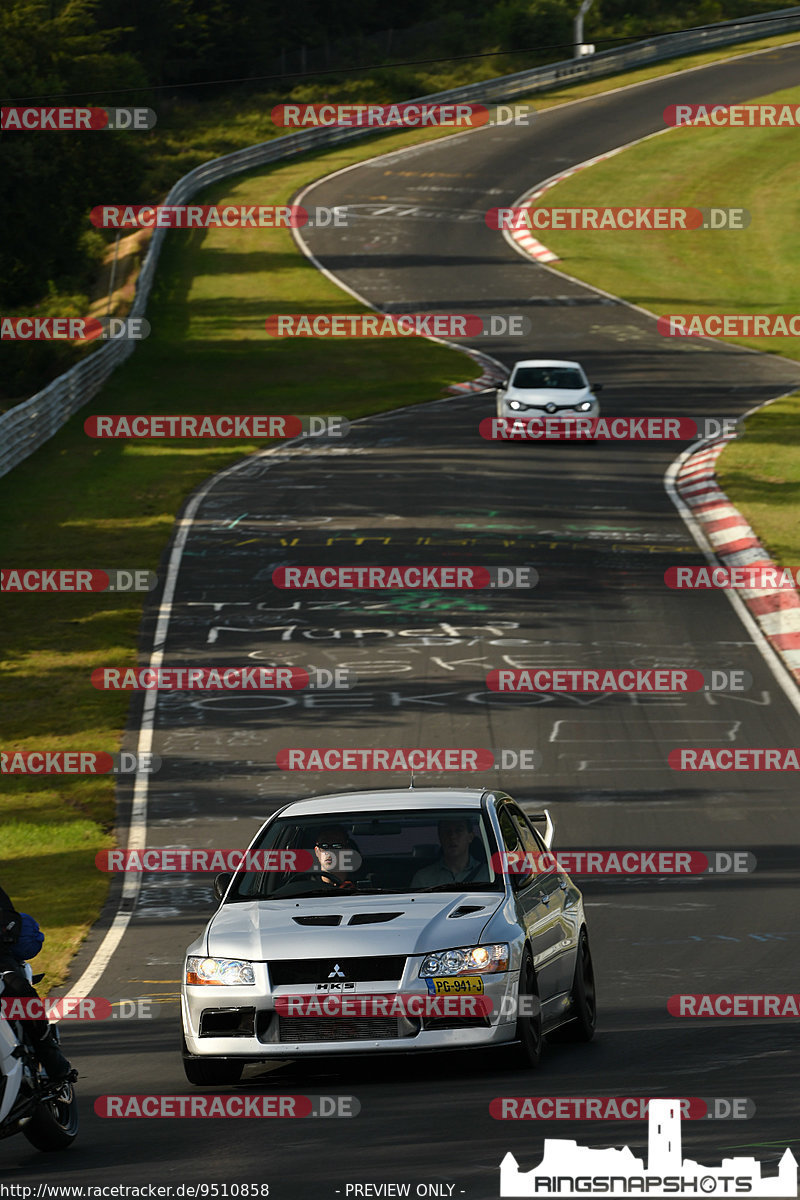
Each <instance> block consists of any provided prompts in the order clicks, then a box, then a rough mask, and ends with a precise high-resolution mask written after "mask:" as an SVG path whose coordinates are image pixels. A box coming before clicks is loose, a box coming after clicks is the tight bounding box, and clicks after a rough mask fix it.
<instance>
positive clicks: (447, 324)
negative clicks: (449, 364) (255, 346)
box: [264, 313, 533, 338]
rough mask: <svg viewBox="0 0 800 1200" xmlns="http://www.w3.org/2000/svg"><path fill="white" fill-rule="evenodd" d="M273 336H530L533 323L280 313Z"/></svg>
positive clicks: (504, 318)
mask: <svg viewBox="0 0 800 1200" xmlns="http://www.w3.org/2000/svg"><path fill="white" fill-rule="evenodd" d="M264 328H265V329H266V331H267V333H268V334H269V335H270V337H313V338H372V337H379V338H383V337H401V338H402V337H433V338H483V337H528V336H529V335H530V333H531V331H532V328H533V323H532V321H531V320H530V318H529V317H525V316H521V315H520V314H519V313H487V314H486V315H484V316H481V315H480V314H478V313H472V314H470V315H468V314H466V313H276V314H274V315H273V316H271V317H267V319H266V321H265V322H264Z"/></svg>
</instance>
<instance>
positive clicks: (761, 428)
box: [717, 393, 800, 567]
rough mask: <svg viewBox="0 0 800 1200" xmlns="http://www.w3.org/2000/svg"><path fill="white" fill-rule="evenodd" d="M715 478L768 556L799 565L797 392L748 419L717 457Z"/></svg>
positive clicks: (799, 423)
mask: <svg viewBox="0 0 800 1200" xmlns="http://www.w3.org/2000/svg"><path fill="white" fill-rule="evenodd" d="M717 479H718V480H719V484H720V487H721V488H722V489H723V491H724V492H726V493H727V495H728V496H730V498H731V500H732V501H733V502H734V504H735V505H736V506H737V508H739V509H741V511H742V513H743V514H744V516H745V517H746V518H747V520H748V522H749V523H750V524H751V525H752V527H753V529H754V530H755V531H756V533H757V534H758V536H759V538H760V539H761V541H762V542H763V543H764V545H765V546H766V547H767V549H768V550H769V552H770V554H771V555H772V557H773V558H774V559H776V560H777V561H778V562H779V563H781V565H782V566H787V567H796V566H797V565H798V564H800V393H795V395H793V396H783V397H781V399H780V400H775V401H773V403H772V404H768V405H767V406H766V407H765V408H763V409H762V410H761V411H760V412H757V413H754V414H753V416H752V417H749V418H748V420H747V423H746V433H745V436H744V437H741V438H737V440H736V441H735V442H731V444H730V445H729V446H728V447H727V448H726V449H725V450H724V451H723V453H722V454H721V455H720V457H719V458H718V460H717Z"/></svg>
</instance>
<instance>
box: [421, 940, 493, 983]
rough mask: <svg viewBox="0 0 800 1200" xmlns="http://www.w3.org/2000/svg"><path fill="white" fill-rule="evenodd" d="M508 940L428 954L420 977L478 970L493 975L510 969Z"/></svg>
mask: <svg viewBox="0 0 800 1200" xmlns="http://www.w3.org/2000/svg"><path fill="white" fill-rule="evenodd" d="M508 960H509V949H508V942H503V943H502V944H499V945H495V946H467V947H466V948H465V949H463V950H440V951H438V952H437V953H436V954H426V956H425V958H424V960H423V963H422V966H421V967H420V969H419V974H420V979H427V978H429V977H430V976H433V975H462V974H464V972H466V971H469V972H476V971H477V972H478V973H479V974H481V975H491V974H494V973H496V972H498V971H507V970H508Z"/></svg>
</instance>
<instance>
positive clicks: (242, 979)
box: [186, 955, 256, 986]
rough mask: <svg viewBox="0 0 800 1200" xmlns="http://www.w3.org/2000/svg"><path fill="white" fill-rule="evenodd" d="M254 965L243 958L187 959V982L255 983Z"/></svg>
mask: <svg viewBox="0 0 800 1200" xmlns="http://www.w3.org/2000/svg"><path fill="white" fill-rule="evenodd" d="M255 981H256V977H255V974H254V972H253V964H252V963H249V962H244V960H243V959H241V958H199V957H198V958H195V957H194V956H192V955H190V956H189V958H187V959H186V982H187V983H191V984H202V983H209V984H216V985H220V984H226V983H227V984H234V985H237V986H241V985H242V984H250V983H255Z"/></svg>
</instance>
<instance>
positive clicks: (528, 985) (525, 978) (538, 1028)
mask: <svg viewBox="0 0 800 1200" xmlns="http://www.w3.org/2000/svg"><path fill="white" fill-rule="evenodd" d="M524 997H530V998H531V999H532V1000H533V1003H527V1004H526V1003H525V1000H524ZM517 999H518V1001H519V1010H518V1013H517V1028H516V1033H515V1038H516V1040H515V1042H514V1044H513V1045H512V1046H511V1047H509V1049H510V1050H511V1052H512V1061H513V1065H514V1066H515V1067H517V1068H519V1069H520V1070H531V1069H532V1068H533V1067H536V1066H538V1065H539V1059H540V1058H541V1057H542V1044H543V1041H544V1038H543V1034H542V1011H541V1008H540V1007H539V991H538V988H537V986H536V972H535V970H534V968H533V955H532V954H531V952H530V949H529V948H528V947H527V946H526V947H525V950H524V952H523V955H522V964H521V966H520V970H519V988H518V989H517ZM526 1009H527V1011H526ZM531 1010H532V1011H531Z"/></svg>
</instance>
